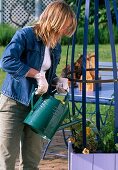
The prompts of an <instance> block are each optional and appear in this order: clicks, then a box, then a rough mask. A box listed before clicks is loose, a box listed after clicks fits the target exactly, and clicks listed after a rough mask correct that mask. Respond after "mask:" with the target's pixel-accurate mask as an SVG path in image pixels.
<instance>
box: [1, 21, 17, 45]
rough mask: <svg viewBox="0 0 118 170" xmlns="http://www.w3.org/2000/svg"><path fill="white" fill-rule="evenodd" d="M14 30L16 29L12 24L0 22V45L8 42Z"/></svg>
mask: <svg viewBox="0 0 118 170" xmlns="http://www.w3.org/2000/svg"><path fill="white" fill-rule="evenodd" d="M16 30H17V29H16V28H14V27H13V26H11V25H9V24H1V25H0V45H1V46H6V45H7V44H8V43H9V42H10V40H11V38H12V37H13V35H14V33H15V32H16Z"/></svg>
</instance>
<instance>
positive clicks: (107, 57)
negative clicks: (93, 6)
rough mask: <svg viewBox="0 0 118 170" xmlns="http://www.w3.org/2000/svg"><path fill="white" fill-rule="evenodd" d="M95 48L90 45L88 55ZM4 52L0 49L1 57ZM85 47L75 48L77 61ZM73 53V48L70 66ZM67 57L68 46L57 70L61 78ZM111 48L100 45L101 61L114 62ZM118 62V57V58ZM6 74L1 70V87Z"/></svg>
mask: <svg viewBox="0 0 118 170" xmlns="http://www.w3.org/2000/svg"><path fill="white" fill-rule="evenodd" d="M94 48H95V46H94V45H88V49H87V51H88V53H91V52H94V51H95V50H94ZM3 50H4V47H0V56H1V55H2V52H3ZM82 51H83V46H82V45H76V47H75V60H76V59H77V58H78V54H82ZM116 52H117V53H116V55H117V56H118V45H116ZM71 53H72V47H71V46H70V48H69V64H70V61H71ZM66 55H67V46H62V55H61V61H60V64H59V65H58V68H57V75H58V76H59V75H60V74H61V70H62V68H64V67H65V64H66ZM111 56H112V55H111V47H110V45H108V44H106V45H99V57H100V58H99V60H100V61H106V62H107V61H109V62H110V61H112V57H111ZM117 62H118V57H117ZM4 76H5V73H4V72H3V71H1V70H0V85H1V83H2V81H3V79H4Z"/></svg>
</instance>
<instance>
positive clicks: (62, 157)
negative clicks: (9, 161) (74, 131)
mask: <svg viewBox="0 0 118 170" xmlns="http://www.w3.org/2000/svg"><path fill="white" fill-rule="evenodd" d="M66 133H68V132H66ZM67 135H68V134H67ZM46 144H47V141H44V149H45V146H46ZM43 153H44V152H43ZM42 155H43V154H42ZM67 155H68V153H67V147H66V145H65V142H64V138H63V134H62V131H58V132H57V133H56V134H55V136H54V137H53V140H52V141H51V143H50V145H49V147H48V150H47V152H46V155H45V157H44V159H42V160H41V162H40V165H39V170H68V159H67ZM15 170H18V160H17V162H16V168H15Z"/></svg>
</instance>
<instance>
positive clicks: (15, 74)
mask: <svg viewBox="0 0 118 170" xmlns="http://www.w3.org/2000/svg"><path fill="white" fill-rule="evenodd" d="M44 52H45V46H44V44H43V42H42V40H41V39H40V38H37V37H36V35H35V33H34V31H33V27H25V28H22V29H20V30H18V31H17V32H16V33H15V35H14V36H13V38H12V40H11V42H10V43H9V44H8V45H7V47H6V49H5V51H4V53H3V56H2V60H1V67H2V69H3V70H4V71H6V72H7V75H6V78H5V80H4V82H3V85H2V89H1V93H2V94H4V95H6V96H8V97H10V98H12V99H14V100H16V101H18V102H20V103H22V104H24V105H26V106H28V105H29V104H30V98H31V94H32V92H33V91H34V89H35V88H36V87H37V82H36V80H35V79H34V78H29V77H25V75H26V73H27V72H28V71H29V69H30V68H34V69H36V70H39V71H40V69H41V66H42V63H43V59H44ZM60 54H61V46H60V44H57V45H56V47H55V48H54V49H50V56H51V63H52V64H51V67H50V69H49V71H48V73H47V75H46V76H47V81H48V83H49V84H51V82H52V80H53V78H54V77H55V73H56V68H57V65H58V63H59V61H60ZM50 91H51V87H49V90H48V92H49V93H50Z"/></svg>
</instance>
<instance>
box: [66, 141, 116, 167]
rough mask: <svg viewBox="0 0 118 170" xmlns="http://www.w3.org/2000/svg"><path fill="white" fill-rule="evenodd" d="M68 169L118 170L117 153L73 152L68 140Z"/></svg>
mask: <svg viewBox="0 0 118 170" xmlns="http://www.w3.org/2000/svg"><path fill="white" fill-rule="evenodd" d="M68 170H118V153H91V154H81V153H74V152H73V149H72V143H71V142H70V141H69V142H68Z"/></svg>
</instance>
